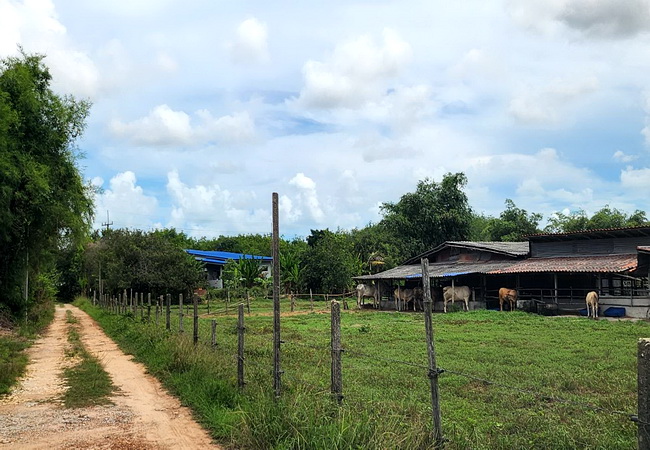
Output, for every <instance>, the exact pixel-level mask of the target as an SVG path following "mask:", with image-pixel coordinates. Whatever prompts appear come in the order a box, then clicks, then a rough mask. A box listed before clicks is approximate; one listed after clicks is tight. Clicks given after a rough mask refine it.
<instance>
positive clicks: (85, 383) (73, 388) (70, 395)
mask: <svg viewBox="0 0 650 450" xmlns="http://www.w3.org/2000/svg"><path fill="white" fill-rule="evenodd" d="M66 317H67V319H66V323H68V324H69V325H68V343H69V347H68V349H67V350H66V356H67V357H69V358H77V359H78V361H76V363H75V364H74V365H73V366H72V367H69V368H66V369H65V370H64V371H63V379H64V382H65V384H66V386H67V390H66V392H65V394H63V403H64V405H65V407H66V408H83V407H86V406H94V405H106V404H110V403H111V401H110V398H109V396H110V395H111V393H112V392H113V391H114V390H115V387H114V386H113V382H112V381H111V378H110V376H109V375H108V373H106V371H105V370H104V368H103V367H102V365H101V363H100V361H99V360H98V359H97V358H96V357H95V356H93V355H91V354H90V353H88V351H87V350H86V348H85V347H84V345H83V343H82V342H81V336H80V334H79V326H78V321H77V319H76V318H75V317H74V316H73V315H72V313H71V312H70V311H66Z"/></svg>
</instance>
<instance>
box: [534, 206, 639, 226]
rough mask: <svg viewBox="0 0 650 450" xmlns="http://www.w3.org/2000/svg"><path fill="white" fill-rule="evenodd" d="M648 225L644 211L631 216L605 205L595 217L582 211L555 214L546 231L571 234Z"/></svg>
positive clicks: (550, 219)
mask: <svg viewBox="0 0 650 450" xmlns="http://www.w3.org/2000/svg"><path fill="white" fill-rule="evenodd" d="M640 225H648V219H647V218H646V213H645V212H644V211H640V210H638V209H637V210H636V211H634V213H632V214H631V215H628V214H627V213H625V212H624V211H621V210H619V209H616V208H611V207H610V206H609V205H605V206H604V207H603V208H602V209H600V210H598V211H596V212H595V213H594V215H593V216H591V217H588V216H587V213H586V212H585V211H584V210H582V209H580V210H578V211H576V212H572V213H570V214H564V213H562V212H555V213H553V214H552V215H551V217H550V218H549V220H548V225H547V226H546V228H544V231H546V232H548V233H571V232H575V231H586V230H598V229H603V228H624V227H635V226H640Z"/></svg>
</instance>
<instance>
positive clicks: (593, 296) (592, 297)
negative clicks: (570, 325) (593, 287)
mask: <svg viewBox="0 0 650 450" xmlns="http://www.w3.org/2000/svg"><path fill="white" fill-rule="evenodd" d="M586 302H587V317H593V318H594V319H598V292H596V291H591V292H589V293H588V294H587V298H586Z"/></svg>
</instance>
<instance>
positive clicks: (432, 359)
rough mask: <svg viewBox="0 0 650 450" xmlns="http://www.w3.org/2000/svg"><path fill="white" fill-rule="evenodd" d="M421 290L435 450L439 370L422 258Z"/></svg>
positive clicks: (439, 445) (438, 426) (438, 430)
mask: <svg viewBox="0 0 650 450" xmlns="http://www.w3.org/2000/svg"><path fill="white" fill-rule="evenodd" d="M421 264H422V288H423V290H424V329H425V333H426V339H427V354H428V357H429V373H428V376H429V383H430V387H431V411H432V415H433V438H434V441H435V445H436V448H442V443H443V439H442V419H441V414H440V396H439V392H438V376H439V375H440V373H441V372H440V370H438V367H437V365H436V350H435V344H434V341H433V321H432V320H431V310H432V307H431V306H432V303H433V301H432V299H431V278H429V260H428V259H427V258H422V260H421Z"/></svg>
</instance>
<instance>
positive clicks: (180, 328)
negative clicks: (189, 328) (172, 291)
mask: <svg viewBox="0 0 650 450" xmlns="http://www.w3.org/2000/svg"><path fill="white" fill-rule="evenodd" d="M183 331H185V328H184V327H183V294H178V332H179V333H182V332H183Z"/></svg>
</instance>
